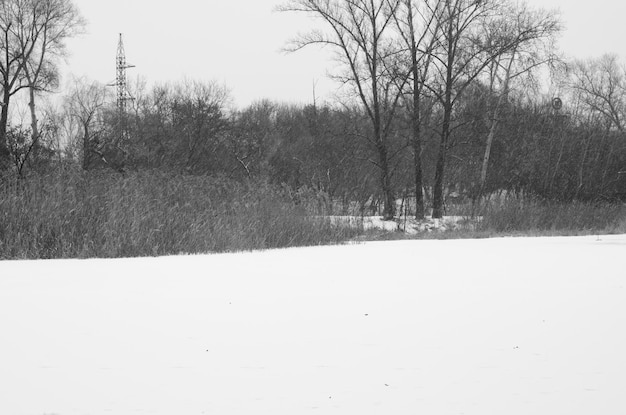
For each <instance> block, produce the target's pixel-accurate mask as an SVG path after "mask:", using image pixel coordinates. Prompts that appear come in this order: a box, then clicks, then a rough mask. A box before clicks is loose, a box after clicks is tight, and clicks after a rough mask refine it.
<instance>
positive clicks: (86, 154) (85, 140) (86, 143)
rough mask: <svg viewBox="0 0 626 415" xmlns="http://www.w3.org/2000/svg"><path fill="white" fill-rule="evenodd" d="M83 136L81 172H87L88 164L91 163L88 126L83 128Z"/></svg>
mask: <svg viewBox="0 0 626 415" xmlns="http://www.w3.org/2000/svg"><path fill="white" fill-rule="evenodd" d="M83 127H84V129H85V131H84V133H85V135H83V170H85V171H87V170H89V164H90V161H91V148H90V146H89V126H88V125H86V124H85V125H84V126H83Z"/></svg>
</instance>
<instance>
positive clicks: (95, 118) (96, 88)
mask: <svg viewBox="0 0 626 415" xmlns="http://www.w3.org/2000/svg"><path fill="white" fill-rule="evenodd" d="M109 98H110V91H109V90H108V88H107V87H106V86H105V85H102V84H100V83H98V82H95V81H88V80H86V79H77V80H75V81H74V86H73V89H72V91H71V92H70V94H69V95H68V96H67V97H66V107H67V108H68V111H69V116H70V117H71V118H72V119H74V120H76V121H77V127H78V130H77V131H73V132H72V135H73V136H74V138H73V140H72V141H74V143H75V144H78V145H76V146H75V147H76V148H77V149H78V150H79V153H80V154H79V156H80V157H81V160H82V162H81V165H82V168H83V170H89V169H90V168H91V167H92V164H93V155H97V156H98V157H100V158H101V159H102V160H103V161H104V162H105V163H108V160H107V159H106V157H105V155H104V153H103V152H102V150H103V144H104V143H103V139H104V133H105V124H104V113H103V111H104V109H105V108H106V105H107V102H109Z"/></svg>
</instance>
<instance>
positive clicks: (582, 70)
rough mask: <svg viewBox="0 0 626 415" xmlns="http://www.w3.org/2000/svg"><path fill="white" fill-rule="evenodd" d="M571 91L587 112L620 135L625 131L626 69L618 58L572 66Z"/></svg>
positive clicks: (576, 63) (578, 63) (578, 62)
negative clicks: (603, 118) (599, 118)
mask: <svg viewBox="0 0 626 415" xmlns="http://www.w3.org/2000/svg"><path fill="white" fill-rule="evenodd" d="M571 77H572V81H571V83H570V86H571V88H572V89H573V90H574V92H575V93H576V94H577V95H578V98H579V99H580V100H581V102H583V103H584V104H585V105H586V106H587V108H588V109H589V110H590V111H592V112H596V113H599V114H601V115H602V116H603V117H605V118H606V120H607V121H608V122H610V123H611V125H612V126H613V127H614V128H616V129H618V130H619V131H620V132H623V131H624V128H625V127H626V125H625V123H626V67H624V66H623V65H621V64H620V62H619V59H618V57H617V56H616V55H604V56H602V57H601V58H599V59H596V60H588V61H577V62H575V63H574V64H573V65H572V71H571Z"/></svg>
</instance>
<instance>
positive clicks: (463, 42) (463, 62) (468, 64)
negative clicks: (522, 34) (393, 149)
mask: <svg viewBox="0 0 626 415" xmlns="http://www.w3.org/2000/svg"><path fill="white" fill-rule="evenodd" d="M440 1H441V2H443V4H442V6H441V7H442V9H441V13H440V14H438V15H437V18H438V19H439V20H440V22H439V24H438V27H439V28H440V37H439V40H438V42H437V47H436V48H435V49H434V50H433V53H432V55H433V64H434V66H435V69H434V74H435V75H436V78H437V81H436V82H434V83H433V84H432V85H427V88H428V89H429V90H430V92H431V93H432V94H433V95H434V96H435V97H436V99H437V101H439V104H440V105H441V108H442V112H443V115H442V122H441V129H440V141H439V150H438V155H437V164H436V167H435V181H434V188H433V217H435V218H441V217H442V216H443V213H444V175H445V167H446V156H447V151H448V149H449V146H450V139H451V134H452V132H453V131H454V130H455V128H456V127H455V126H454V119H453V116H454V109H455V106H456V104H457V103H458V102H459V100H460V98H461V97H462V96H463V94H464V92H465V91H466V90H467V88H468V87H469V86H470V85H472V83H473V82H474V81H475V80H476V78H477V77H478V76H479V75H480V74H481V73H482V72H483V71H484V69H485V68H487V67H488V66H489V65H490V64H491V63H492V62H493V60H494V59H496V58H497V57H498V56H501V55H502V54H503V53H506V52H508V51H510V50H511V49H513V48H514V47H515V45H516V44H518V43H519V38H518V37H511V36H509V34H508V33H506V32H505V33H500V32H495V33H494V32H490V31H489V30H486V27H487V26H488V25H487V22H488V21H489V20H493V19H498V18H499V16H500V15H501V13H502V10H503V7H504V6H506V5H507V3H505V1H504V0H440Z"/></svg>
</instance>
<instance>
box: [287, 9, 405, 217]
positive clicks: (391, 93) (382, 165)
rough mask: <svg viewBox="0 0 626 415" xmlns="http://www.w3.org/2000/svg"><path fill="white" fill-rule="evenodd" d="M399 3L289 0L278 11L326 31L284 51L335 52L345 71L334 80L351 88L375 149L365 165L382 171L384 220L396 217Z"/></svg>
mask: <svg viewBox="0 0 626 415" xmlns="http://www.w3.org/2000/svg"><path fill="white" fill-rule="evenodd" d="M401 1H402V0H290V1H288V2H286V3H285V4H284V5H282V6H280V7H279V8H278V10H280V11H289V12H304V13H308V14H311V15H313V16H315V17H318V18H319V19H321V20H322V21H323V22H324V23H325V25H326V27H327V28H329V29H330V30H329V32H324V31H312V32H310V33H309V34H306V35H302V36H300V37H299V38H297V39H295V40H294V41H293V42H292V44H291V45H290V47H289V48H288V49H289V50H290V51H297V50H299V49H301V48H304V47H306V46H309V45H321V46H328V47H331V48H333V50H334V51H335V52H336V53H337V54H336V57H337V59H338V61H339V62H340V63H341V64H342V66H343V68H344V72H343V73H341V74H335V78H336V79H337V80H338V81H340V82H341V83H342V84H343V85H348V86H350V87H352V88H353V89H354V91H355V93H356V95H357V96H358V100H359V102H360V104H361V105H362V106H363V108H364V110H365V113H366V114H367V117H368V119H369V121H370V124H371V133H370V134H369V135H368V136H366V137H365V138H366V139H367V140H368V141H369V142H370V143H371V144H372V145H373V147H374V148H375V149H376V159H370V160H369V161H370V162H371V163H373V164H374V165H375V166H376V167H377V168H378V169H379V171H380V186H381V190H382V192H383V196H384V199H385V203H384V209H383V216H384V218H385V219H392V218H393V217H394V215H395V197H394V191H393V186H392V170H393V169H392V166H391V158H392V154H390V148H389V140H390V135H391V134H390V133H391V128H392V121H393V119H394V116H395V113H396V110H397V106H398V101H399V99H400V97H401V88H397V86H396V82H395V81H396V80H397V78H396V74H395V73H394V70H393V68H392V65H389V64H388V63H389V60H390V58H393V57H394V55H395V54H397V45H396V44H395V43H394V39H393V38H392V34H393V32H392V30H391V29H392V24H393V17H394V15H395V13H396V11H397V9H398V7H399V6H400V4H401Z"/></svg>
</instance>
